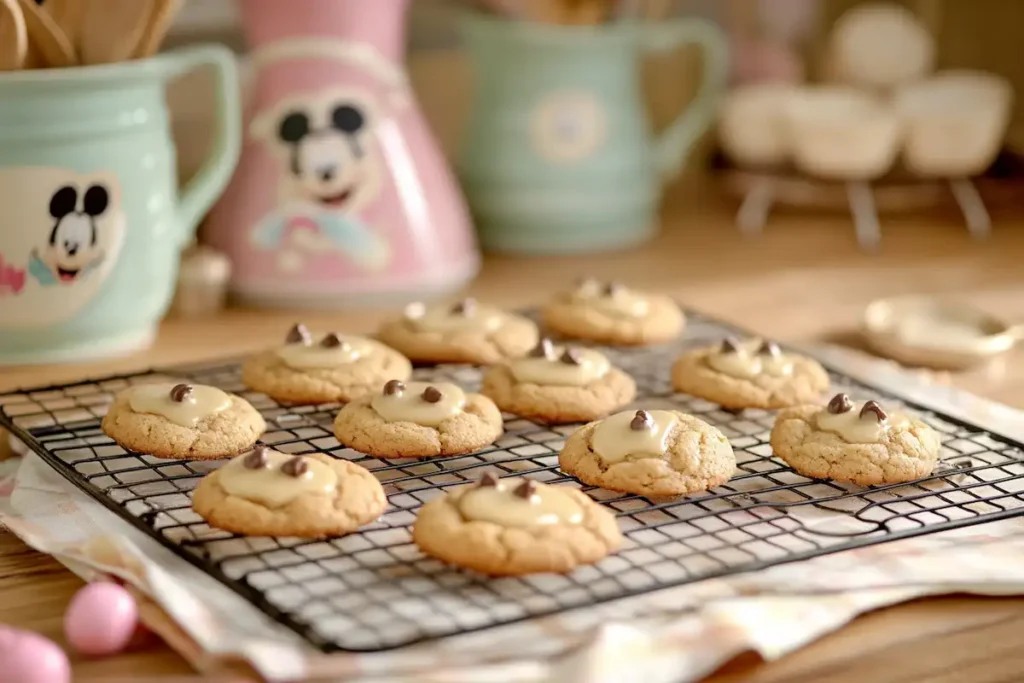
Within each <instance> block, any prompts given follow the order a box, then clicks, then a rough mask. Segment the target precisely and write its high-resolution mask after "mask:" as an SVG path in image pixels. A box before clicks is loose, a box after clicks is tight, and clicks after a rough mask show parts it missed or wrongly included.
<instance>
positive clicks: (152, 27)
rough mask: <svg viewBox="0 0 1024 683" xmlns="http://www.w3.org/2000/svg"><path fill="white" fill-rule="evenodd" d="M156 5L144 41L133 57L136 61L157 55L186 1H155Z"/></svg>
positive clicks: (144, 32)
mask: <svg viewBox="0 0 1024 683" xmlns="http://www.w3.org/2000/svg"><path fill="white" fill-rule="evenodd" d="M154 4H155V5H156V6H155V7H154V9H153V12H152V14H151V15H150V17H149V23H148V24H147V25H146V29H145V31H143V33H142V40H140V41H139V44H138V46H137V47H136V48H135V53H134V54H133V55H132V56H133V57H135V58H136V59H138V58H142V57H149V56H152V55H155V54H156V53H157V51H158V50H159V49H160V43H162V42H163V41H164V37H165V36H166V35H167V31H168V30H170V28H171V24H173V23H174V17H175V16H177V14H178V10H180V9H181V6H182V5H183V4H184V0H155V1H154Z"/></svg>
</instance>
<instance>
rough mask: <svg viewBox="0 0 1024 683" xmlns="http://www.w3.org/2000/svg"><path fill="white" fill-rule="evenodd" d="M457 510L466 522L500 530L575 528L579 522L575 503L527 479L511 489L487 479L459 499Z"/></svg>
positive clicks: (554, 489) (555, 489)
mask: <svg viewBox="0 0 1024 683" xmlns="http://www.w3.org/2000/svg"><path fill="white" fill-rule="evenodd" d="M458 507H459V512H460V513H462V516H463V517H464V518H465V519H466V520H467V521H475V522H491V523H492V524H497V525H498V526H504V527H525V526H535V525H546V524H579V523H580V521H582V519H583V510H582V508H580V506H579V503H577V502H576V501H575V500H574V499H573V498H572V497H570V496H568V495H566V493H565V491H564V490H562V489H560V488H558V487H555V486H543V485H538V484H537V483H536V482H534V481H531V480H529V479H524V480H522V481H521V482H520V483H519V484H518V485H516V486H514V487H511V486H509V483H508V482H504V481H502V480H500V479H498V478H496V477H494V476H488V475H485V476H484V478H483V479H481V481H480V484H479V486H476V487H474V488H473V489H472V490H471V491H467V492H466V493H465V495H463V496H462V497H461V498H460V499H459V501H458Z"/></svg>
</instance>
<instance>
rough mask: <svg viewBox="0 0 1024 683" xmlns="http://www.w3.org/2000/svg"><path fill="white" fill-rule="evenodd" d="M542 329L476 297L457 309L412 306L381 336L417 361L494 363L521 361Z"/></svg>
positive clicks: (378, 336) (452, 307) (383, 331)
mask: <svg viewBox="0 0 1024 683" xmlns="http://www.w3.org/2000/svg"><path fill="white" fill-rule="evenodd" d="M537 337H538V333H537V326H536V325H535V324H534V323H533V322H532V321H531V320H528V319H526V318H524V317H522V316H519V315H514V314H512V313H507V312H505V311H502V310H499V309H497V308H494V307H492V306H486V305H484V304H479V303H477V302H476V300H474V299H463V300H462V301H460V302H458V303H456V304H454V305H450V306H448V305H445V306H440V305H439V306H424V305H423V304H419V303H417V304H411V305H409V306H407V307H406V309H405V313H404V314H403V316H402V317H401V318H399V319H397V320H391V321H388V322H386V323H384V325H382V326H381V328H380V330H379V331H378V333H377V338H378V339H380V340H381V341H382V342H384V343H385V344H387V345H388V346H391V347H393V348H395V349H398V350H399V351H401V352H402V353H404V354H405V355H406V356H408V357H409V358H410V359H412V360H413V361H414V362H418V363H470V364H473V365H491V364H493V363H500V362H501V361H503V360H505V359H507V358H518V357H519V356H523V355H526V353H527V352H528V351H529V350H530V349H532V348H533V347H534V346H535V345H536V344H537Z"/></svg>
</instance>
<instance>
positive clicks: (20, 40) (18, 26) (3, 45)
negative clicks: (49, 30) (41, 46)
mask: <svg viewBox="0 0 1024 683" xmlns="http://www.w3.org/2000/svg"><path fill="white" fill-rule="evenodd" d="M27 53H28V31H27V30H26V29H25V17H24V15H23V14H22V13H21V9H20V8H19V7H18V3H17V1H16V0H0V71H16V70H18V69H20V68H21V67H22V65H24V64H25V55H26V54H27Z"/></svg>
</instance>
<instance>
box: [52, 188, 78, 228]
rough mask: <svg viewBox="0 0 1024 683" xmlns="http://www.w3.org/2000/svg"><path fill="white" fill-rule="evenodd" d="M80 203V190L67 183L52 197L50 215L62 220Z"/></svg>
mask: <svg viewBox="0 0 1024 683" xmlns="http://www.w3.org/2000/svg"><path fill="white" fill-rule="evenodd" d="M77 203H78V191H77V190H75V188H73V187H72V186H71V185H65V186H64V187H62V188H60V189H59V190H57V191H56V192H54V193H53V196H52V197H50V215H51V216H53V217H54V218H56V219H57V220H60V219H61V218H64V216H67V215H68V214H69V213H73V212H74V210H75V204H77Z"/></svg>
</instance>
